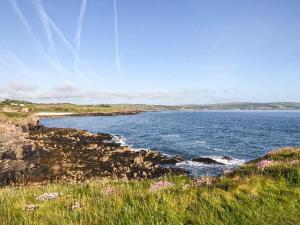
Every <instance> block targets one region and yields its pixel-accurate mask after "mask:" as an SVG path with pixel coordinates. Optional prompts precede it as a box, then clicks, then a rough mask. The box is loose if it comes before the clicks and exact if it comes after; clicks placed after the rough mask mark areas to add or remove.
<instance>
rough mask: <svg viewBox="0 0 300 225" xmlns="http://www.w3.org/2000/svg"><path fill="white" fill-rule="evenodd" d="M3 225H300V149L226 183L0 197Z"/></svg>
mask: <svg viewBox="0 0 300 225" xmlns="http://www.w3.org/2000/svg"><path fill="white" fill-rule="evenodd" d="M0 215H1V217H0V224H10V225H14V224H18V225H19V224H26V225H27V224H53V225H54V224H60V225H65V224H172V225H173V224H174V225H175V224H214V225H215V224H251V225H252V224H284V225H286V224H291V225H295V224H300V222H299V221H300V148H284V149H281V150H277V151H273V152H271V153H269V154H267V155H265V156H263V157H262V158H259V159H257V160H254V161H252V162H250V163H248V164H245V165H243V166H241V167H240V168H237V169H236V170H233V171H225V174H223V175H222V176H220V177H202V178H199V179H197V180H196V179H191V178H188V177H186V176H170V177H163V178H160V179H159V180H140V181H137V180H135V181H134V180H133V181H126V182H125V181H110V180H101V181H90V182H87V183H77V184H76V183H75V184H62V183H60V184H59V183H53V184H46V185H36V186H30V187H6V188H2V189H0Z"/></svg>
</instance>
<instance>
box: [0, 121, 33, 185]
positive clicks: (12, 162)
mask: <svg viewBox="0 0 300 225" xmlns="http://www.w3.org/2000/svg"><path fill="white" fill-rule="evenodd" d="M35 123H36V121H35V120H34V119H30V120H29V121H28V122H25V123H21V122H18V123H12V122H7V121H0V185H6V184H10V183H14V182H18V181H21V180H22V181H25V180H26V174H28V169H29V168H30V164H29V163H28V162H26V161H24V157H25V156H26V154H27V152H31V151H34V149H35V144H34V142H33V141H32V140H30V139H29V133H28V132H29V130H30V129H31V128H32V127H34V125H33V124H35Z"/></svg>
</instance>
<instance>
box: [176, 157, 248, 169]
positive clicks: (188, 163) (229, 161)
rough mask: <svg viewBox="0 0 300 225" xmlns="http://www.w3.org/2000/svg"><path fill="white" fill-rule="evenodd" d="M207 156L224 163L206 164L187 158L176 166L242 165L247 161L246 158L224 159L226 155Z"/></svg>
mask: <svg viewBox="0 0 300 225" xmlns="http://www.w3.org/2000/svg"><path fill="white" fill-rule="evenodd" d="M206 157H207V158H211V159H213V160H215V161H216V162H219V163H223V164H224V165H218V164H206V163H201V162H195V161H192V160H185V161H182V162H179V163H176V166H178V167H182V166H184V167H186V166H188V167H228V166H229V167H234V166H240V165H242V164H244V163H245V160H242V159H236V158H231V159H224V156H206Z"/></svg>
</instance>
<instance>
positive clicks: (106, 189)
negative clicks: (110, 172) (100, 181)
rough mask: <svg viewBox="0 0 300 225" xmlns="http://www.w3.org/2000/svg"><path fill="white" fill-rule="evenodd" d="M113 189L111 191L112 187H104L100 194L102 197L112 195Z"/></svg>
mask: <svg viewBox="0 0 300 225" xmlns="http://www.w3.org/2000/svg"><path fill="white" fill-rule="evenodd" d="M114 190H115V189H113V188H112V187H106V188H104V189H103V190H102V191H101V193H102V194H104V195H107V194H110V193H113V192H114Z"/></svg>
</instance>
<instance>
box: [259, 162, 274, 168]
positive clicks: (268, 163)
mask: <svg viewBox="0 0 300 225" xmlns="http://www.w3.org/2000/svg"><path fill="white" fill-rule="evenodd" d="M272 164H273V161H270V160H262V161H260V162H259V163H257V169H259V170H264V169H265V168H267V167H269V166H270V165H272Z"/></svg>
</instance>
